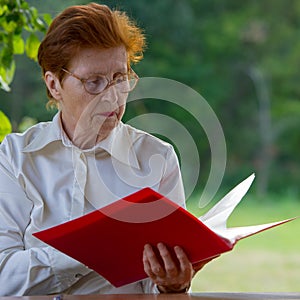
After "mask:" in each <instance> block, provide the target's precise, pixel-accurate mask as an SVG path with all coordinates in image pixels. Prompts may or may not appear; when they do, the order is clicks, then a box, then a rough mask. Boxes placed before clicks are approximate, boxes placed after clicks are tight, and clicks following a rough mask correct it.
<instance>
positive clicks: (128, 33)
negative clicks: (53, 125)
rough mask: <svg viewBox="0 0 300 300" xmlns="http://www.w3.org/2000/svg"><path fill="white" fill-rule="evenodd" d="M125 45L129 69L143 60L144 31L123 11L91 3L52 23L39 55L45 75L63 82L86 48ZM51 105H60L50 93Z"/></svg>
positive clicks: (74, 9)
mask: <svg viewBox="0 0 300 300" xmlns="http://www.w3.org/2000/svg"><path fill="white" fill-rule="evenodd" d="M120 45H124V46H125V48H126V51H127V54H128V66H130V65H131V64H132V63H136V62H139V61H140V60H141V59H142V58H143V51H144V48H145V37H144V35H143V33H142V30H141V29H140V28H139V27H137V26H136V25H135V23H134V22H133V21H132V20H130V19H129V17H128V16H127V15H126V14H125V13H124V12H121V11H117V10H111V9H110V8H109V7H107V6H106V5H100V4H96V3H90V4H88V5H75V6H71V7H69V8H66V9H65V10H64V11H63V12H61V13H60V14H59V15H58V16H57V17H56V18H55V19H54V20H53V22H52V23H51V25H50V27H49V29H48V31H47V34H46V36H45V38H44V39H43V41H42V42H41V45H40V47H39V51H38V62H39V64H40V66H41V68H42V71H43V75H44V74H45V73H46V71H51V72H53V73H54V74H56V75H57V76H58V78H59V79H60V80H62V79H63V76H64V72H63V71H62V68H68V65H69V63H70V61H71V59H72V58H73V57H74V56H75V55H76V53H77V52H78V51H79V50H80V49H83V48H99V49H107V48H112V47H117V46H120ZM47 93H48V97H49V98H50V103H49V104H50V105H52V104H54V105H55V104H56V101H55V100H54V99H52V97H51V94H50V92H49V91H48V90H47Z"/></svg>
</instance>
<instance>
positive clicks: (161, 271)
mask: <svg viewBox="0 0 300 300" xmlns="http://www.w3.org/2000/svg"><path fill="white" fill-rule="evenodd" d="M157 249H158V253H159V255H160V257H158V256H157V255H156V254H155V251H154V250H153V248H152V247H151V245H149V244H147V245H145V247H144V253H143V263H144V270H145V272H146V274H147V275H148V276H149V277H150V278H151V279H152V281H153V282H154V283H155V284H156V285H157V287H158V289H159V291H160V292H162V293H184V292H187V290H188V289H189V287H190V285H191V281H192V278H193V276H194V273H195V271H194V268H193V266H192V264H191V262H190V261H189V259H188V257H187V255H186V254H185V252H184V251H183V249H182V248H180V247H179V246H175V247H174V252H175V255H176V258H177V260H178V261H177V262H176V261H174V259H173V257H172V255H171V253H170V251H169V250H168V248H167V247H166V246H165V245H164V244H163V243H159V244H158V245H157Z"/></svg>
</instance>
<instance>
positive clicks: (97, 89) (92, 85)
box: [84, 75, 108, 94]
mask: <svg viewBox="0 0 300 300" xmlns="http://www.w3.org/2000/svg"><path fill="white" fill-rule="evenodd" d="M107 84H108V81H107V79H106V77H105V76H100V75H97V76H93V77H90V78H88V79H87V80H86V81H85V82H84V86H85V89H86V90H87V92H89V93H90V94H99V93H101V92H102V91H103V90H104V89H105V88H106V86H107Z"/></svg>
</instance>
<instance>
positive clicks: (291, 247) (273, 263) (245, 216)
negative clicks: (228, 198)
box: [188, 196, 300, 292]
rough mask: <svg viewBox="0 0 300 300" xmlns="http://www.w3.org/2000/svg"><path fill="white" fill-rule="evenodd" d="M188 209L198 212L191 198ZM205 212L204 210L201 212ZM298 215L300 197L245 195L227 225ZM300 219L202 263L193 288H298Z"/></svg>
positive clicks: (269, 289) (195, 289)
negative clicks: (292, 198)
mask: <svg viewBox="0 0 300 300" xmlns="http://www.w3.org/2000/svg"><path fill="white" fill-rule="evenodd" d="M188 209H189V210H190V211H192V212H193V213H194V214H196V215H198V216H199V215H201V214H202V213H200V210H199V209H197V206H196V205H195V203H194V202H192V203H189V204H188ZM203 213H204V212H203ZM297 215H300V201H296V200H290V199H287V200H285V201H283V200H281V201H278V200H277V201H271V200H270V199H268V200H264V201H259V200H257V199H253V198H251V196H246V197H244V199H243V200H242V202H241V204H239V206H238V207H237V208H236V209H235V211H234V212H233V214H232V216H231V217H230V219H229V222H228V226H229V227H230V226H241V225H253V224H260V223H267V222H273V221H279V220H283V219H287V218H290V217H294V216H297ZM299 233H300V219H297V220H294V221H292V222H290V223H287V224H284V225H281V226H280V227H276V228H272V229H270V230H268V231H264V232H262V233H259V234H257V235H255V236H251V237H248V238H247V239H244V240H241V241H239V242H238V244H236V246H235V247H234V249H233V250H232V251H231V252H228V253H226V254H223V255H222V256H220V257H219V258H217V259H216V260H214V261H212V262H211V263H209V264H208V265H206V266H205V268H204V269H203V270H201V271H200V272H199V273H198V274H197V275H196V276H195V278H194V280H193V284H192V290H193V291H194V292H203V291H207V292H214V291H226V292H229V291H230V292H239V291H241V292H299V291H300V283H299V279H300V238H299Z"/></svg>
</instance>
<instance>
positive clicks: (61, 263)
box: [0, 151, 90, 296]
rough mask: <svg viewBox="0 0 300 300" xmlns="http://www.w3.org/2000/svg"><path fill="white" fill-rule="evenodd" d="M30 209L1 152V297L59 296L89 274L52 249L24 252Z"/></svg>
mask: <svg viewBox="0 0 300 300" xmlns="http://www.w3.org/2000/svg"><path fill="white" fill-rule="evenodd" d="M32 207H33V205H32V202H31V201H30V200H29V199H28V198H27V197H26V194H25V192H24V190H23V189H22V186H21V184H20V183H19V182H18V180H17V178H16V177H15V176H14V174H13V172H12V170H11V166H10V164H9V162H8V161H7V158H6V156H5V155H4V154H3V153H2V152H1V151H0V274H1V276H0V296H11V295H15V296H20V295H34V294H51V293H59V292H62V291H64V290H65V289H66V288H68V287H69V286H71V285H72V284H74V283H75V282H76V281H77V280H79V279H80V276H81V275H85V274H87V273H89V272H90V270H89V269H88V268H87V267H85V266H84V265H82V264H80V263H79V262H77V261H75V260H73V259H72V258H70V257H68V256H66V255H64V254H62V253H61V252H59V251H57V250H55V249H53V248H52V247H48V246H45V247H40V248H39V247H33V248H30V249H26V248H25V244H24V241H23V238H24V233H25V231H26V228H27V226H28V225H29V224H30V221H31V217H30V213H31V210H32Z"/></svg>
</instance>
